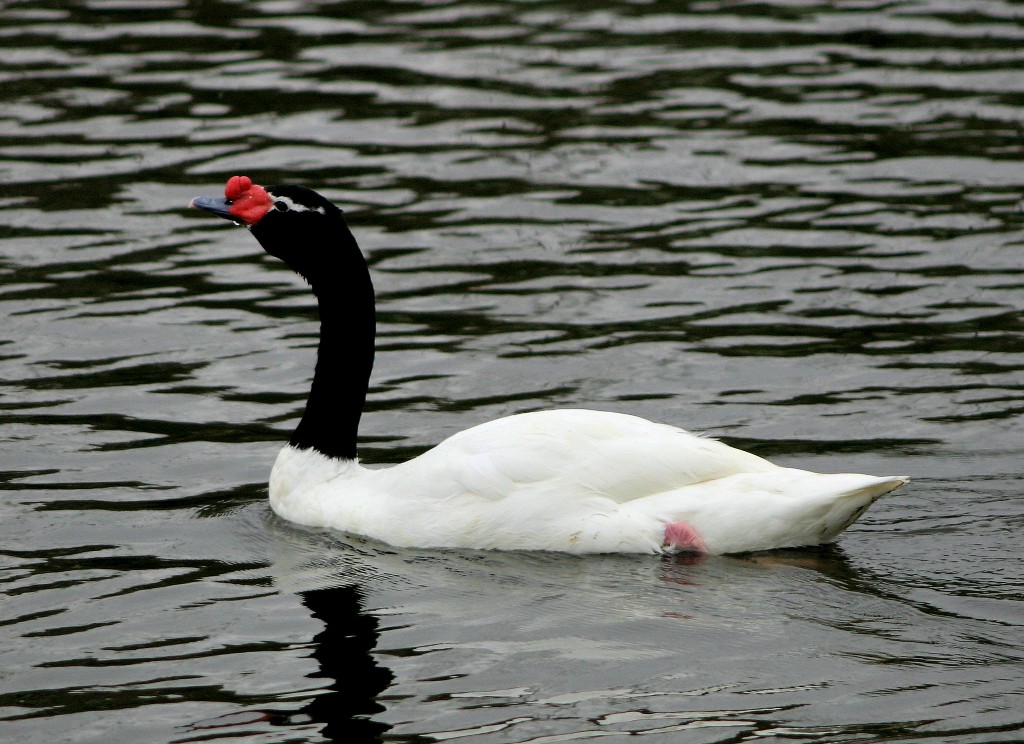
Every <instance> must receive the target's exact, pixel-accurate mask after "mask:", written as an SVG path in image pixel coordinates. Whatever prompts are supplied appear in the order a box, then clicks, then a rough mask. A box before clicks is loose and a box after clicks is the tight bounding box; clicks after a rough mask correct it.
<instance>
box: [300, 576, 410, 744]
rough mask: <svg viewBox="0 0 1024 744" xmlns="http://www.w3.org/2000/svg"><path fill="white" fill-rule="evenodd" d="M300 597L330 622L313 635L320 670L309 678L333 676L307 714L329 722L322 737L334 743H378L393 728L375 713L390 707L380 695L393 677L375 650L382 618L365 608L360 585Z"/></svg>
mask: <svg viewBox="0 0 1024 744" xmlns="http://www.w3.org/2000/svg"><path fill="white" fill-rule="evenodd" d="M300 596H301V597H302V603H303V604H304V605H305V606H306V607H308V608H309V609H310V612H311V613H312V615H313V617H315V618H316V619H318V620H320V621H322V622H323V623H324V629H323V630H322V631H320V632H319V633H317V634H316V635H315V636H313V654H312V656H313V658H314V659H316V661H317V664H318V665H319V667H320V668H319V670H318V671H316V672H313V673H312V674H310V675H309V676H310V677H323V678H325V679H327V680H329V684H328V685H327V686H326V687H325V688H324V689H325V691H324V692H321V693H320V694H318V695H317V696H316V697H315V698H313V700H312V701H311V702H310V703H309V704H308V705H306V706H305V707H304V708H303V709H302V712H303V713H305V714H306V715H308V716H309V717H310V719H311V720H313V721H316V722H318V723H323V724H324V727H323V729H322V730H321V735H322V736H324V737H325V738H326V739H328V740H329V741H338V742H340V741H345V742H366V741H377V740H378V739H379V738H380V735H381V734H383V733H384V731H386V730H387V729H388V726H387V724H384V723H380V722H378V721H374V720H373V719H372V718H371V716H372V715H373V714H374V713H379V712H380V711H382V710H384V707H383V706H382V705H381V704H380V703H378V702H377V700H376V698H377V695H378V694H380V693H381V692H383V691H384V690H385V689H386V688H387V686H388V685H389V684H390V683H391V678H392V676H391V672H389V671H388V670H387V669H385V668H384V667H382V666H380V665H379V664H377V662H376V661H375V660H374V658H373V656H372V655H371V654H370V651H371V650H372V649H373V647H374V646H376V645H377V636H378V631H377V625H378V621H377V618H376V617H374V616H373V615H370V614H367V613H364V612H363V611H362V610H363V608H362V601H361V598H360V596H359V592H358V590H357V588H356V587H354V586H343V587H333V588H328V589H311V590H309V591H305V592H301V593H300Z"/></svg>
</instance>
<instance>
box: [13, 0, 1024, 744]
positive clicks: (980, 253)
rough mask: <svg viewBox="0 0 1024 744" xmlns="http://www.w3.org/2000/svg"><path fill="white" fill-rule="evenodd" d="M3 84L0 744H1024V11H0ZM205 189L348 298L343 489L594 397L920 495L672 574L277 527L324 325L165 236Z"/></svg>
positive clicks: (204, 232) (157, 4) (254, 259)
mask: <svg viewBox="0 0 1024 744" xmlns="http://www.w3.org/2000/svg"><path fill="white" fill-rule="evenodd" d="M137 6H139V7H137ZM0 47H2V51H3V53H2V54H0V183H2V184H3V188H2V191H0V313H2V327H0V355H2V358H3V363H2V375H0V379H2V388H0V395H2V397H0V475H2V477H3V481H4V488H5V491H4V496H3V501H2V505H3V506H2V518H0V556H2V564H0V565H2V572H0V580H2V592H3V595H2V605H0V608H2V609H0V633H2V635H0V654H2V656H0V739H4V740H7V741H12V742H13V741H17V742H30V743H35V742H38V743H40V744H42V743H44V742H45V743H50V742H57V741H60V742H208V741H245V742H259V743H263V742H307V741H308V742H316V741H325V740H327V741H339V742H361V741H372V740H374V739H375V738H377V737H380V738H382V739H384V740H385V741H391V742H409V743H413V742H415V743H417V744H419V743H422V742H429V741H435V740H440V741H446V740H449V739H456V740H460V741H467V742H473V743H474V744H477V743H478V742H479V743H480V744H490V743H491V742H522V743H526V742H532V743H535V744H541V743H547V742H561V741H576V740H582V741H585V740H589V739H598V738H603V737H607V740H608V741H619V740H625V739H626V737H627V736H638V737H641V738H640V739H639V740H640V741H652V742H661V741H666V742H698V743H704V742H708V743H712V742H741V741H754V740H757V741H820V742H847V741H850V742H852V741H858V742H860V741H869V742H874V741H885V742H910V741H914V742H921V741H928V742H995V741H1007V742H1009V741H1016V742H1019V741H1021V740H1022V738H1024V704H1022V702H1021V701H1022V700H1024V698H1022V694H1024V568H1022V561H1021V556H1022V554H1024V537H1022V530H1024V477H1022V475H1021V468H1022V463H1024V323H1022V316H1021V307H1022V304H1024V258H1022V257H1024V209H1022V201H1021V200H1022V186H1024V136H1022V134H1024V74H1022V73H1021V70H1022V67H1024V5H1021V4H1019V3H1012V2H1000V1H999V0H986V1H985V2H977V3H974V2H971V3H968V2H958V1H957V0H921V1H919V2H909V1H900V0H894V1H891V2H882V1H881V0H847V1H843V0H837V1H835V2H828V3H826V2H814V0H763V1H760V2H749V3H748V2H735V1H732V0H719V1H717V2H716V1H714V0H709V1H708V2H693V3H667V2H662V3H657V2H614V1H611V2H601V3H597V2H569V1H568V0H537V1H534V2H526V1H523V2H489V1H486V0H485V1H483V2H479V3H457V2H443V1H441V2H439V1H436V0H420V2H416V1H410V2H381V1H376V2H316V1H315V0H308V1H305V0H264V1H263V2H219V1H215V0H211V1H209V2H200V1H199V0H195V1H194V2H184V1H183V0H151V1H149V2H144V3H136V2H126V1H124V0H94V1H92V2H36V1H33V2H17V1H16V0H15V1H13V2H6V3H3V4H2V5H0ZM236 173H243V174H248V175H250V176H252V177H253V178H254V180H256V181H257V182H258V183H265V184H273V183H277V182H281V181H292V182H297V183H302V184H306V185H309V186H312V187H314V188H317V189H318V190H321V191H323V192H324V193H325V194H326V195H328V196H329V197H331V198H332V199H334V200H335V201H337V203H338V204H339V205H341V206H343V207H344V209H345V210H346V213H347V215H348V217H349V221H350V224H351V225H352V227H353V230H354V232H355V233H356V235H357V237H358V238H359V240H360V243H361V245H362V247H363V249H364V251H365V253H366V254H367V256H368V258H369V260H370V262H371V269H372V271H373V274H374V280H375V283H376V286H377V291H378V296H379V300H378V301H379V305H378V312H379V320H380V328H379V338H378V356H377V365H376V371H375V374H374V377H373V380H372V387H371V390H370V396H369V401H368V410H367V413H366V415H365V416H364V419H363V430H362V434H363V438H362V442H363V443H362V450H361V452H362V457H363V459H364V461H366V462H368V463H371V464H386V463H393V462H399V461H402V460H404V459H406V458H408V457H410V456H412V455H415V454H417V453H419V452H422V451H423V450H425V449H426V448H428V447H430V446H432V445H433V444H435V443H437V442H438V441H440V440H441V439H443V438H444V437H446V436H449V435H451V434H453V433H455V432H457V431H459V430H461V429H464V428H467V427H469V426H471V425H474V424H477V423H481V422H483V421H486V420H488V419H491V418H494V417H497V416H502V415H506V414H511V413H515V412H520V411H528V410H535V409H540V408H547V407H568V406H574V407H580V406H583V407H592V408H598V409H606V410H616V411H623V412H626V413H632V414H637V415H640V416H645V417H648V418H653V419H657V420H660V421H665V422H668V423H673V424H676V425H680V426H684V427H686V428H689V429H692V430H697V431H704V432H707V433H709V434H711V435H713V436H717V437H721V438H723V439H724V440H725V441H728V442H730V443H732V444H736V445H739V446H742V447H744V448H747V449H749V450H751V451H753V452H756V453H757V454H760V455H763V456H766V457H770V458H772V459H773V460H775V461H777V462H779V463H780V464H785V465H792V466H798V467H805V468H808V469H815V470H822V471H829V470H839V471H847V470H852V471H861V472H874V473H878V474H907V475H910V476H912V477H913V479H914V480H913V482H912V483H911V485H910V486H908V487H906V488H904V489H902V490H900V491H898V492H897V493H895V494H893V495H892V496H891V497H888V498H886V499H884V500H882V501H881V502H879V503H878V504H876V505H875V506H874V507H873V508H872V509H871V510H870V511H869V512H868V513H867V515H866V516H865V517H864V518H863V519H862V521H861V522H859V523H858V524H856V525H854V527H853V528H851V529H850V530H849V531H848V532H847V533H845V534H844V535H843V536H842V537H841V538H840V540H839V542H838V543H837V544H836V545H835V546H831V547H828V548H822V549H811V550H795V551H782V552H776V553H768V554H760V555H754V556H739V557H721V558H707V559H703V560H701V559H697V558H693V557H689V558H687V557H676V558H667V557H666V558H657V557H644V556H592V557H571V556H562V555H544V554H516V553H507V554H500V553H485V552H473V551H423V550H397V549H391V548H388V547H387V546H383V545H380V544H377V543H373V542H370V541H364V540H360V539H355V538H352V537H350V536H346V535H343V534H335V533H330V532H326V531H314V530H306V529H302V528H299V527H295V526H291V525H289V524H286V523H284V522H283V521H281V520H280V519H278V518H276V517H275V516H274V515H273V514H272V513H271V512H270V510H269V508H268V506H267V503H266V477H267V475H268V473H269V469H270V466H271V464H272V462H273V459H274V457H275V456H276V452H277V450H278V448H279V447H280V445H281V443H282V442H283V441H284V440H286V439H287V437H288V434H289V432H290V429H291V427H292V426H294V424H295V423H296V421H297V418H298V416H299V414H300V412H301V409H302V405H303V403H304V399H305V393H306V390H307V385H308V381H309V379H310V376H311V370H312V364H313V361H314V355H315V343H316V331H317V329H316V325H315V322H314V320H313V318H314V308H313V305H312V299H311V296H310V295H309V294H308V291H307V289H306V288H305V287H304V286H303V285H302V283H301V281H300V280H298V279H297V278H296V277H294V276H293V275H292V274H291V273H290V272H289V271H288V270H287V269H285V268H284V267H283V266H282V265H281V264H280V263H278V262H276V261H275V260H274V259H271V258H270V257H268V256H266V255H264V254H263V252H262V251H261V250H260V248H259V246H258V245H257V244H256V242H255V241H254V240H253V239H252V238H251V236H249V235H248V234H247V233H246V232H245V231H244V230H240V229H236V228H233V227H231V226H230V225H229V224H227V223H225V222H224V221H222V220H215V219H213V218H210V217H208V216H205V215H202V214H199V213H197V212H189V210H187V209H185V205H186V204H187V203H188V201H189V199H190V198H192V197H193V196H197V195H200V194H206V195H211V194H212V195H216V194H218V193H220V192H221V190H222V189H223V184H224V182H225V180H226V179H227V178H228V177H229V176H231V175H234V174H236Z"/></svg>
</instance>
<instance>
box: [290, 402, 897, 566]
mask: <svg viewBox="0 0 1024 744" xmlns="http://www.w3.org/2000/svg"><path fill="white" fill-rule="evenodd" d="M905 482H906V479H905V478H902V477H876V476H870V475H857V474H832V475H823V474H818V473H811V472H808V471H805V470H796V469H792V468H783V467H779V466H777V465H773V464H772V463H770V462H768V461H767V460H765V459H763V458H760V457H757V456H756V455H752V454H749V453H747V452H743V451H741V450H737V449H735V448H733V447H730V446H728V445H726V444H722V443H721V442H718V441H716V440H714V439H708V438H705V437H699V436H695V435H693V434H690V433H688V432H686V431H683V430H682V429H677V428H675V427H672V426H666V425H663V424H655V423H652V422H650V421H647V420H645V419H642V418H637V417H635V416H628V415H625V414H619V413H606V412H602V411H588V410H552V411H540V412H536V413H525V414H520V415H516V416H509V417H507V418H502V419H498V420H495V421H491V422H489V423H486V424H482V425H480V426H476V427H473V428H471V429H467V430H466V431H463V432H460V433H458V434H455V435H454V436H452V437H450V438H449V439H447V440H445V441H444V442H442V443H441V444H439V445H438V446H437V447H435V448H433V449H431V450H429V451H428V452H425V453H424V454H422V455H420V456H419V457H416V458H414V459H412V460H410V461H408V462H406V463H403V464H400V465H395V466H393V467H389V468H382V469H369V468H364V467H363V466H361V465H360V464H359V463H358V461H356V460H340V459H335V458H329V457H325V456H324V455H321V454H320V453H318V452H317V451H316V450H313V449H297V448H295V447H292V446H287V447H285V448H284V449H283V450H282V451H281V453H280V455H279V456H278V458H277V462H276V463H275V464H274V468H273V471H272V473H271V477H270V504H271V506H272V508H273V510H274V511H275V512H276V513H277V514H279V515H280V516H282V517H284V518H285V519H287V520H290V521H292V522H297V523H299V524H304V525H308V526H314V527H330V528H334V529H338V530H344V531H346V532H352V533H356V534H360V535H366V536H368V537H372V538H376V539H378V540H382V541H384V542H387V543H390V544H392V545H397V546H418V547H459V548H499V549H505V550H556V551H563V552H570V553H658V552H663V551H675V550H692V551H698V552H708V553H715V554H720V553H737V552H746V551H756V550H767V549H771V548H779V547H795V546H801V545H813V544H819V543H825V542H829V541H831V540H833V539H834V538H835V537H836V536H837V535H838V534H839V533H840V532H842V531H843V530H844V529H845V528H846V527H848V526H849V525H850V524H851V523H852V522H853V521H855V520H856V519H857V517H859V516H860V515H861V514H862V513H863V512H864V510H865V509H867V507H868V506H870V505H871V504H872V503H873V502H874V501H875V500H876V499H877V498H879V497H880V496H882V495H883V494H885V493H888V492H889V491H891V490H893V489H894V488H897V487H898V486H900V485H902V484H903V483H905ZM673 525H682V527H672V526H673Z"/></svg>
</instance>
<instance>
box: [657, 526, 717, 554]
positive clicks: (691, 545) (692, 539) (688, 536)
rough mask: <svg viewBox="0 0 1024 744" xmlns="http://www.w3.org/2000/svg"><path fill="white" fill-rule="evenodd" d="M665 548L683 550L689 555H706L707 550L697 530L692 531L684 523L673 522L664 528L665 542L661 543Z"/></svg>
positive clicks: (691, 528)
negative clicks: (689, 553)
mask: <svg viewBox="0 0 1024 744" xmlns="http://www.w3.org/2000/svg"><path fill="white" fill-rule="evenodd" d="M662 545H664V546H665V547H666V548H673V549H675V550H683V551H687V552H691V553H707V552H708V548H707V546H706V545H705V544H704V540H702V539H701V536H700V534H699V533H698V532H697V530H695V529H693V527H691V526H690V525H688V524H687V523H686V522H673V523H672V524H669V525H666V526H665V540H664V542H663V543H662Z"/></svg>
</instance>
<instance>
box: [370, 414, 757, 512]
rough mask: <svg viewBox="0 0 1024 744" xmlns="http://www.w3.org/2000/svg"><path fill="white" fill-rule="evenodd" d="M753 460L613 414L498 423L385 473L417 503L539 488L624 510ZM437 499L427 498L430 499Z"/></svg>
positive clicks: (743, 468) (749, 468) (748, 467)
mask: <svg viewBox="0 0 1024 744" xmlns="http://www.w3.org/2000/svg"><path fill="white" fill-rule="evenodd" d="M773 469H775V466H774V465H772V464H771V463H769V462H768V461H767V460H764V459H762V458H760V457H757V456H756V455H751V454H749V453H746V452H742V451H741V450H737V449H734V448H732V447H729V446H728V445H725V444H722V443H721V442H718V441H715V440H713V439H707V438H704V437H699V436H695V435H693V434H690V433H689V432H686V431H683V430H682V429H677V428H675V427H672V426H666V425H664V424H655V423H652V422H650V421H647V420H646V419H642V418H637V417H636V416H628V415H625V414H620V413H607V412H603V411H587V410H553V411H539V412H536V413H526V414H520V415H517V416H509V417H507V418H502V419H497V420H495V421H491V422H489V423H486V424H482V425H480V426H476V427H473V428H472V429H467V430H466V431H463V432H460V433H459V434H456V435H455V436H453V437H451V438H449V439H447V440H445V441H444V442H442V443H441V444H439V445H438V446H437V447H435V448H434V449H432V450H430V451H429V452H426V453H424V454H423V455H421V456H420V457H417V458H415V459H414V460H411V461H410V462H409V463H407V464H406V465H399V466H396V467H395V468H391V469H389V470H390V471H391V472H392V475H393V476H394V477H397V478H401V479H403V480H404V479H405V478H407V477H415V478H416V479H417V482H416V483H414V484H409V483H403V484H402V485H403V486H409V485H413V486H415V489H416V491H417V492H419V493H420V494H421V495H423V496H428V497H430V496H433V497H438V498H446V497H450V496H457V495H463V494H465V495H475V496H478V497H481V498H485V499H494V500H498V499H501V498H504V497H506V496H509V495H510V494H513V493H517V492H523V491H530V490H536V489H543V490H544V491H545V492H549V493H551V494H553V495H558V496H559V497H561V498H572V497H581V496H603V497H606V498H610V499H612V500H614V501H617V502H620V503H621V502H626V501H631V500H633V499H638V498H643V497H645V496H649V495H652V494H656V493H661V492H664V491H668V490H673V489H678V488H681V487H684V486H688V485H691V484H694V483H701V482H704V481H708V480H713V479H716V478H722V477H725V476H728V475H733V474H735V473H740V472H760V471H765V470H773ZM435 490H436V491H437V492H436V493H434V491H435Z"/></svg>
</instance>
